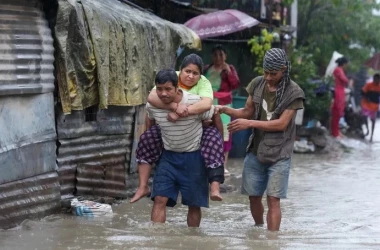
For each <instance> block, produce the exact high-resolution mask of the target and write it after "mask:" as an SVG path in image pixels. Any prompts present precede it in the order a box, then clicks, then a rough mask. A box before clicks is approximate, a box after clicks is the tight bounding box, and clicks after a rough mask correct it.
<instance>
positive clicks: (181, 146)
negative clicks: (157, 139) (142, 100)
mask: <svg viewBox="0 0 380 250" xmlns="http://www.w3.org/2000/svg"><path fill="white" fill-rule="evenodd" d="M182 92H183V97H182V100H181V102H180V103H181V104H194V103H196V102H199V101H200V100H201V97H200V96H198V95H194V94H190V93H188V92H186V91H182ZM146 110H147V112H148V117H149V119H151V120H155V121H156V124H157V125H159V126H160V128H161V135H162V141H163V142H164V148H165V149H166V150H169V151H174V152H193V151H196V150H198V149H199V148H200V145H201V137H202V132H203V128H202V120H209V119H211V118H212V116H213V114H214V106H212V107H211V109H210V110H209V111H207V112H205V113H203V114H200V115H190V116H188V117H183V118H182V117H181V118H180V119H178V120H177V121H176V122H175V123H173V122H170V121H168V120H167V116H168V114H169V112H170V111H169V110H164V109H158V108H155V107H153V106H152V105H151V104H149V103H147V104H146Z"/></svg>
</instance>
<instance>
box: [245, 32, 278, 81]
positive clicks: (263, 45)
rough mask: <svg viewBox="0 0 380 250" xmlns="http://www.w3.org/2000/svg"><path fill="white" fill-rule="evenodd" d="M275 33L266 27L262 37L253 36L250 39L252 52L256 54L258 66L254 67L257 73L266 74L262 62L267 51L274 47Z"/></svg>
mask: <svg viewBox="0 0 380 250" xmlns="http://www.w3.org/2000/svg"><path fill="white" fill-rule="evenodd" d="M272 41H273V35H272V34H271V33H269V32H268V31H267V30H266V29H263V30H262V31H261V36H260V37H253V38H251V39H250V40H249V41H248V45H249V46H250V47H251V52H252V54H254V55H255V56H256V66H255V67H254V69H253V70H254V71H255V73H257V74H258V75H262V74H264V70H263V66H262V62H263V59H264V55H265V52H266V51H267V50H270V49H271V48H272Z"/></svg>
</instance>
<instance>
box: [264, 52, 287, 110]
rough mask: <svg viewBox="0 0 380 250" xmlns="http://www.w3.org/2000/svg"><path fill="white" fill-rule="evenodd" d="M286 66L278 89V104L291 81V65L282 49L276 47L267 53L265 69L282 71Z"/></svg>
mask: <svg viewBox="0 0 380 250" xmlns="http://www.w3.org/2000/svg"><path fill="white" fill-rule="evenodd" d="M284 66H285V67H286V69H285V71H284V73H283V75H282V78H281V80H280V83H279V84H278V86H277V90H276V106H277V105H278V104H279V103H280V102H281V100H282V97H283V95H284V92H285V88H286V86H287V85H288V83H289V82H290V77H289V73H290V67H291V65H290V62H289V61H288V58H287V57H286V54H285V51H284V50H282V49H277V48H274V49H270V50H268V51H267V52H266V53H265V56H264V61H263V68H264V70H265V71H280V70H282V67H284Z"/></svg>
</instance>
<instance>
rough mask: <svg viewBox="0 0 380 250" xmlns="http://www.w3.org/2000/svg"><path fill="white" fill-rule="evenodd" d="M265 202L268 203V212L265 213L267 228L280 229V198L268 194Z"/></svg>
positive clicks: (271, 229)
mask: <svg viewBox="0 0 380 250" xmlns="http://www.w3.org/2000/svg"><path fill="white" fill-rule="evenodd" d="M267 203H268V214H267V225H268V230H270V231H278V230H280V224H281V207H280V199H279V198H276V197H272V196H268V197H267Z"/></svg>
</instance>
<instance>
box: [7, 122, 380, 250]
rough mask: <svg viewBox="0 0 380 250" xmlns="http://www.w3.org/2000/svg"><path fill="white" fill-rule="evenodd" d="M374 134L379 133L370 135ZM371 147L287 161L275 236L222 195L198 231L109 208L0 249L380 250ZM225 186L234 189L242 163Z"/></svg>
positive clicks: (378, 192)
mask: <svg viewBox="0 0 380 250" xmlns="http://www.w3.org/2000/svg"><path fill="white" fill-rule="evenodd" d="M377 131H380V127H378V130H377ZM375 139H376V140H375V142H374V143H373V144H372V145H369V144H366V143H363V142H358V141H354V140H346V141H345V143H346V144H348V145H350V146H352V147H353V148H354V149H352V150H350V152H346V153H336V154H329V155H295V156H294V160H293V165H292V171H291V177H290V184H289V193H288V199H286V200H283V201H282V208H283V221H282V225H281V231H280V232H278V233H271V232H268V231H267V230H265V228H255V227H254V226H253V220H252V218H251V215H250V212H249V207H248V202H247V197H245V196H242V195H240V194H239V192H238V191H236V192H232V193H229V194H224V201H223V202H212V203H211V204H210V208H209V209H204V210H203V220H202V225H201V228H199V229H189V228H187V227H186V211H187V210H186V208H185V207H182V206H179V207H176V208H174V209H169V210H168V223H167V224H165V225H154V226H153V225H151V223H150V222H149V221H150V211H151V207H152V203H151V202H150V200H149V199H143V200H141V201H139V202H138V203H137V204H133V205H131V204H129V203H128V202H127V201H126V202H124V203H122V204H120V205H117V206H114V207H113V210H114V215H113V216H112V217H109V218H92V219H89V218H83V217H74V216H71V215H54V216H50V217H47V218H45V219H43V220H41V221H25V222H24V223H23V224H22V225H21V226H20V227H18V228H15V229H13V230H7V231H0V249H28V250H29V249H57V250H58V249H71V250H73V249H146V250H148V249H152V250H153V249H236V250H244V249H380V212H379V211H380V136H377V137H376V138H375ZM230 164H231V165H232V166H231V168H230V171H231V173H232V174H233V176H231V177H230V178H229V179H228V183H229V184H232V185H236V186H237V187H239V185H240V180H241V168H242V159H231V161H230Z"/></svg>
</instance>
